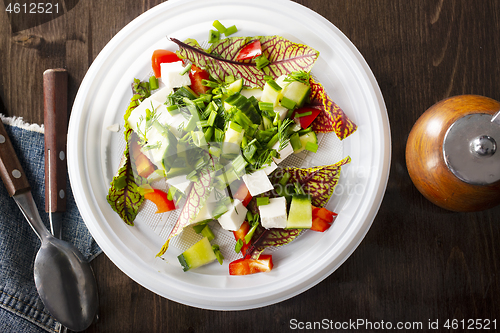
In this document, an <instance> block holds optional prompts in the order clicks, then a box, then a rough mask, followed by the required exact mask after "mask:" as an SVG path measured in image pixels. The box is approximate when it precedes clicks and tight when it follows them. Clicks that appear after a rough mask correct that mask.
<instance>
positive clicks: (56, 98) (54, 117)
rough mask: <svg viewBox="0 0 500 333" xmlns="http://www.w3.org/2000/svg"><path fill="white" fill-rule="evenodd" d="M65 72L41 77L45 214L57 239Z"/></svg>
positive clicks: (62, 198) (63, 170)
mask: <svg viewBox="0 0 500 333" xmlns="http://www.w3.org/2000/svg"><path fill="white" fill-rule="evenodd" d="M67 95H68V72H67V71H66V70H65V69H63V68H56V69H48V70H46V71H45V72H44V73H43V100H44V103H43V105H44V127H45V211H46V212H47V213H48V214H49V220H50V228H51V232H52V234H53V235H54V236H55V237H57V238H59V239H60V238H61V236H62V217H63V212H64V211H65V210H66V197H67V165H66V138H67V131H68V97H67Z"/></svg>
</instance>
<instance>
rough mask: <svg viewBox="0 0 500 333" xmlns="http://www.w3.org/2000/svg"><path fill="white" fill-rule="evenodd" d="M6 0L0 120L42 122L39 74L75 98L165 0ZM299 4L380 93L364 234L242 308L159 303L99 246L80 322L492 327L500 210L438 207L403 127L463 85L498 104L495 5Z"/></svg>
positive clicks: (166, 326) (499, 292)
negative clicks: (382, 164) (383, 167)
mask: <svg viewBox="0 0 500 333" xmlns="http://www.w3.org/2000/svg"><path fill="white" fill-rule="evenodd" d="M14 2H15V1H10V0H4V1H3V4H2V3H0V10H1V11H2V12H1V13H0V32H1V33H0V63H1V65H0V95H1V100H2V101H3V104H4V109H5V110H6V113H7V115H8V116H13V115H15V116H22V117H24V119H25V120H26V121H28V122H34V123H43V98H42V73H43V71H44V70H45V69H47V68H55V67H64V68H66V69H67V70H68V71H69V74H70V80H69V84H70V86H69V94H70V96H69V97H70V99H71V100H73V99H74V97H75V95H76V92H77V90H78V87H79V84H80V82H81V81H82V79H83V77H84V75H85V73H86V71H87V69H88V68H89V66H90V64H91V63H92V61H93V59H94V58H95V57H96V56H97V54H98V53H99V51H100V50H101V49H102V48H103V47H104V46H105V45H106V43H107V42H108V41H109V40H110V39H111V38H112V37H113V35H115V34H116V33H117V32H118V31H119V30H120V29H121V28H122V27H124V26H125V25H126V24H127V23H128V22H130V21H131V20H132V19H134V18H135V17H137V16H138V15H139V14H141V13H142V12H144V11H146V10H148V9H149V8H151V7H153V6H154V5H156V4H157V3H159V2H160V1H159V0H142V1H132V0H129V1H125V2H123V1H119V0H106V1H90V0H80V1H79V0H66V1H64V2H62V1H59V2H60V3H61V4H62V3H64V12H65V13H64V15H59V17H57V18H52V17H48V18H47V17H42V16H40V15H39V16H37V15H32V16H30V17H28V16H27V15H25V16H24V17H20V15H17V16H16V15H14V14H11V15H8V14H7V12H6V11H5V9H6V7H7V5H8V4H9V3H14ZM19 2H20V3H23V2H25V1H19ZM297 2H299V3H301V4H303V5H305V6H307V7H309V8H311V9H313V10H315V11H316V12H318V13H320V14H322V15H323V16H324V17H326V18H327V19H328V20H330V21H331V22H332V23H333V24H335V25H336V26H337V27H338V28H339V29H340V30H342V31H343V32H344V33H345V34H346V35H347V37H348V38H350V40H351V41H352V42H353V43H354V44H355V45H356V46H357V48H358V49H359V51H360V52H361V53H362V54H363V56H364V57H365V59H366V61H367V62H368V64H369V66H370V67H371V69H372V70H373V73H374V74H375V77H376V78H377V80H378V82H379V85H380V88H381V90H382V93H383V95H384V98H385V102H386V105H387V111H388V114H389V119H390V123H391V135H392V145H393V151H392V154H393V155H392V163H391V174H390V178H389V183H388V187H387V192H386V194H385V197H384V200H383V203H382V206H381V208H380V211H379V213H378V215H377V217H376V219H375V221H374V223H373V226H372V227H371V229H370V231H369V232H368V234H367V236H366V238H365V239H364V240H363V242H362V243H361V245H360V246H359V247H358V249H357V250H356V251H355V252H354V254H353V255H352V256H351V257H350V258H349V259H348V260H347V261H346V262H345V263H344V264H343V265H342V266H341V267H340V268H339V269H338V270H337V271H335V272H334V273H333V274H332V275H331V276H330V277H328V278H327V279H325V280H324V281H323V282H321V283H320V284H318V285H317V286H315V287H313V288H311V289H310V290H308V291H306V292H304V293H302V294H300V295H298V296H296V297H294V298H293V299H290V300H287V301H284V302H282V303H279V304H276V305H272V306H268V307H265V308H261V309H255V310H249V311H241V312H217V311H207V310H201V309H196V308H191V307H188V306H184V305H181V304H178V303H175V302H172V301H169V300H167V299H164V298H162V297H160V296H157V295H155V294H154V293H152V292H150V291H148V290H146V289H145V288H143V287H141V286H139V285H138V284H136V283H135V282H134V281H132V280H131V279H130V278H128V277H127V276H126V275H124V274H123V273H122V272H121V271H120V270H118V269H117V268H116V267H115V266H114V264H113V263H111V262H110V260H109V259H108V258H107V257H106V255H104V254H103V255H100V256H99V257H98V258H97V259H95V260H94V262H93V264H92V265H93V267H94V269H95V272H96V275H97V278H98V284H99V293H100V319H99V321H98V322H97V323H95V324H94V325H93V326H92V327H90V328H89V329H88V331H87V332H218V331H229V332H286V331H290V330H292V329H293V328H294V327H295V326H294V325H293V323H294V320H296V321H297V323H302V324H306V323H308V322H315V321H316V322H318V321H321V322H322V323H323V324H325V325H326V324H328V325H327V326H329V325H332V326H334V324H333V323H337V325H339V324H344V325H347V324H349V323H353V322H356V321H357V320H366V321H369V322H371V323H372V325H373V328H374V329H375V328H377V325H378V327H379V328H381V327H384V326H383V325H387V323H391V324H392V325H393V327H396V324H397V323H398V322H401V323H406V324H407V325H418V324H419V323H420V324H421V325H422V330H426V331H427V330H429V325H430V324H431V323H432V324H435V323H436V321H439V322H438V323H439V328H440V330H441V331H446V329H445V327H444V324H445V323H446V321H447V320H450V321H449V323H450V324H453V323H455V324H457V325H458V328H461V327H462V325H463V324H465V325H467V324H469V323H471V322H470V321H469V320H475V321H474V323H475V324H477V323H478V322H479V321H480V320H483V322H484V320H487V319H489V320H496V325H497V327H499V326H500V302H498V300H499V299H500V259H499V258H500V218H499V217H500V207H496V208H494V209H490V210H488V211H483V212H478V213H454V212H450V211H446V210H443V209H441V208H438V207H437V206H434V205H433V204H431V203H430V202H429V201H427V200H426V199H425V198H424V197H423V196H422V195H421V194H420V193H419V192H418V191H417V190H416V189H415V187H414V186H413V184H412V182H411V180H410V178H409V176H408V172H407V169H406V165H405V146H406V140H407V137H408V133H409V132H410V130H411V128H412V126H413V124H414V122H415V121H416V120H417V119H418V117H419V116H420V115H421V114H422V113H423V112H424V111H425V110H426V109H427V108H428V107H430V106H431V105H433V104H434V103H435V102H437V101H439V100H441V99H444V98H446V97H449V96H453V95H459V94H479V95H484V96H488V97H491V98H493V99H496V100H500V42H499V40H500V15H499V13H500V2H499V1H497V0H481V1H477V0H462V1H459V0H457V1H453V0H450V1H443V0H425V1H424V0H422V1H420V0H410V1H408V0H401V1H395V0H383V1H382V0H377V1H373V0H342V1H340V0H339V1H337V0H300V1H297ZM44 21H46V22H44ZM323 320H324V321H323ZM452 320H455V321H454V322H453V321H452ZM330 323H332V324H330ZM386 327H387V326H386ZM347 328H348V329H349V330H352V331H354V330H353V329H352V328H353V326H349V327H347ZM359 328H360V330H362V329H366V328H367V326H360V327H359ZM416 328H418V327H416ZM450 328H451V327H450ZM490 328H493V324H491V325H490ZM309 331H311V330H309ZM317 331H319V330H317Z"/></svg>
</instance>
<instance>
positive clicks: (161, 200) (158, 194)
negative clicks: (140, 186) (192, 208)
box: [144, 189, 175, 214]
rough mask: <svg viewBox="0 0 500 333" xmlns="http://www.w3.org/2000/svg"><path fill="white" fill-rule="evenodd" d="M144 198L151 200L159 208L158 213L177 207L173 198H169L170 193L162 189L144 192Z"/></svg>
mask: <svg viewBox="0 0 500 333" xmlns="http://www.w3.org/2000/svg"><path fill="white" fill-rule="evenodd" d="M144 198H145V199H148V200H151V201H152V202H153V203H154V204H155V205H156V208H157V209H158V210H157V211H156V213H157V214H158V213H165V212H168V211H171V210H174V209H175V203H174V201H173V200H169V199H168V194H167V193H165V192H163V191H162V190H158V189H154V190H153V192H148V193H146V194H144Z"/></svg>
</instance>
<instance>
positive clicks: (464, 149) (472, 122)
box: [406, 95, 500, 211]
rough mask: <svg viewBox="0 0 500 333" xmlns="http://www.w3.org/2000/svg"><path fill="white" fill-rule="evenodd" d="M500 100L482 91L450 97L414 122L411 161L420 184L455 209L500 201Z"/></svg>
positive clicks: (431, 196)
mask: <svg viewBox="0 0 500 333" xmlns="http://www.w3.org/2000/svg"><path fill="white" fill-rule="evenodd" d="M499 144H500V103H499V102H497V101H495V100H493V99H490V98H487V97H483V96H476V95H461V96H455V97H450V98H448V99H445V100H443V101H441V102H438V103H436V104H435V105H433V106H432V107H430V108H429V109H428V110H427V111H426V112H425V113H424V114H423V115H422V116H421V117H420V118H419V119H418V120H417V122H416V123H415V125H414V126H413V128H412V130H411V132H410V135H409V137H408V142H407V145H406V164H407V168H408V172H409V174H410V177H411V179H412V181H413V183H414V184H415V186H416V187H417V189H418V190H419V191H420V192H421V193H422V194H423V195H424V196H425V197H426V198H427V199H429V200H430V201H432V202H433V203H435V204H436V205H438V206H440V207H442V208H445V209H448V210H452V211H478V210H484V209H488V208H491V207H494V206H496V205H498V204H500V147H498V145H499Z"/></svg>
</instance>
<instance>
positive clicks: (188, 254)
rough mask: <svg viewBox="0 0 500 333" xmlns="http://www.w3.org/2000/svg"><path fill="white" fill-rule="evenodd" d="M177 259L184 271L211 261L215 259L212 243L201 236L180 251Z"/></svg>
mask: <svg viewBox="0 0 500 333" xmlns="http://www.w3.org/2000/svg"><path fill="white" fill-rule="evenodd" d="M177 259H179V262H180V263H181V265H182V269H183V270H184V272H186V271H188V270H190V269H193V268H196V267H200V266H203V265H206V264H209V263H211V262H212V261H215V260H217V257H216V256H215V253H214V250H213V249H212V245H211V244H210V241H209V240H208V238H207V237H203V238H202V239H201V240H200V241H198V242H197V243H195V244H194V245H193V246H191V247H190V248H189V249H187V250H186V251H184V252H182V253H181V254H180V255H179V256H178V257H177Z"/></svg>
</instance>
